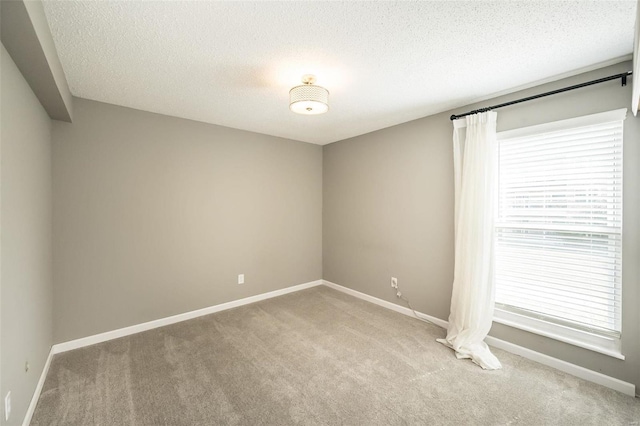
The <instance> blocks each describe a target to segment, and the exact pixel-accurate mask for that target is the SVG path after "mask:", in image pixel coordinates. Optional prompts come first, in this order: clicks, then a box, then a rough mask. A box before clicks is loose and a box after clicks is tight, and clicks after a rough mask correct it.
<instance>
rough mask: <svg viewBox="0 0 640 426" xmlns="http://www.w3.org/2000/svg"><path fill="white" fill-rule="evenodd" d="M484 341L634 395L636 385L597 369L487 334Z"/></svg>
mask: <svg viewBox="0 0 640 426" xmlns="http://www.w3.org/2000/svg"><path fill="white" fill-rule="evenodd" d="M484 341H485V343H486V344H487V345H489V346H493V347H495V348H499V349H502V350H504V351H507V352H511V353H512V354H516V355H520V356H521V357H523V358H527V359H530V360H532V361H535V362H538V363H540V364H543V365H546V366H548V367H552V368H555V369H556V370H560V371H563V372H565V373H567V374H571V375H572V376H576V377H579V378H581V379H584V380H588V381H590V382H593V383H597V384H599V385H602V386H606V387H608V388H611V389H613V390H617V391H618V392H622V393H624V394H626V395H629V396H636V386H635V385H633V384H631V383H627V382H625V381H622V380H620V379H616V378H614V377H611V376H607V375H606V374H602V373H598V372H597V371H593V370H589V369H588V368H584V367H580V366H579V365H575V364H572V363H570V362H567V361H563V360H561V359H558V358H554V357H552V356H549V355H545V354H541V353H540V352H536V351H532V350H531V349H527V348H525V347H522V346H518V345H515V344H513V343H509V342H507V341H504V340H501V339H498V338H495V337H492V336H487V337H486V338H485V339H484Z"/></svg>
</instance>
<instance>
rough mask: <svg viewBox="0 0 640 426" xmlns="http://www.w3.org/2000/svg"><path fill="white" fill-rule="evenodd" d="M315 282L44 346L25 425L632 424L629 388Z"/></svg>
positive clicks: (639, 413)
mask: <svg viewBox="0 0 640 426" xmlns="http://www.w3.org/2000/svg"><path fill="white" fill-rule="evenodd" d="M444 334H445V331H444V330H443V329H441V328H439V327H437V326H433V325H430V324H426V323H424V322H421V321H418V320H416V319H413V318H409V317H406V316H404V315H401V314H398V313H396V312H393V311H389V310H387V309H384V308H381V307H379V306H376V305H373V304H370V303H368V302H364V301H362V300H359V299H356V298H353V297H351V296H348V295H345V294H343V293H340V292H337V291H335V290H332V289H329V288H327V287H324V286H319V287H314V288H311V289H308V290H304V291H300V292H296V293H291V294H288V295H285V296H281V297H278V298H274V299H269V300H265V301H262V302H258V303H255V304H252V305H247V306H243V307H239V308H236V309H232V310H228V311H224V312H219V313H215V314H212V315H208V316H205V317H200V318H196V319H193V320H189V321H186V322H182V323H178V324H174V325H170V326H167V327H163V328H159V329H155V330H150V331H147V332H144V333H139V334H135V335H132V336H128V337H124V338H121V339H117V340H113V341H109V342H105V343H101V344H98V345H94V346H90V347H86V348H82V349H77V350H74V351H70V352H65V353H62V354H59V355H56V356H55V357H54V358H53V361H52V363H51V367H50V370H49V374H48V376H47V379H46V382H45V384H44V388H43V390H42V393H41V396H40V400H39V401H38V405H37V407H36V411H35V414H34V416H33V419H32V422H31V424H32V425H153V426H159V425H171V426H178V425H295V424H300V425H405V424H409V425H604V424H607V425H625V426H628V425H640V400H638V398H632V397H629V396H626V395H623V394H621V393H618V392H615V391H613V390H610V389H608V388H605V387H602V386H599V385H596V384H593V383H590V382H587V381H584V380H581V379H578V378H576V377H573V376H570V375H568V374H565V373H562V372H559V371H556V370H554V369H551V368H548V367H545V366H543V365H540V364H537V363H535V362H532V361H529V360H526V359H524V358H521V357H519V356H516V355H512V354H509V353H507V352H504V351H500V350H498V349H493V350H494V353H495V354H496V355H497V356H498V358H499V359H500V361H501V362H502V364H503V369H502V370H497V371H484V370H482V369H481V368H479V367H478V366H476V365H475V364H473V363H471V361H468V360H457V359H456V358H455V356H454V354H453V352H452V351H451V350H450V349H448V348H446V347H444V346H443V345H441V344H439V343H436V342H435V339H436V338H439V337H444Z"/></svg>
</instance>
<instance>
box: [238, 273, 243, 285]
mask: <svg viewBox="0 0 640 426" xmlns="http://www.w3.org/2000/svg"><path fill="white" fill-rule="evenodd" d="M238 284H244V274H240V275H238Z"/></svg>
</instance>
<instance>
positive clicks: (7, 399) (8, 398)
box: [4, 391, 11, 421]
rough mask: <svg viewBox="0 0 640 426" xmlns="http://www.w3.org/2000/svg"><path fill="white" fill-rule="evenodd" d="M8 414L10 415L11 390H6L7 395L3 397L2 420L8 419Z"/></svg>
mask: <svg viewBox="0 0 640 426" xmlns="http://www.w3.org/2000/svg"><path fill="white" fill-rule="evenodd" d="M9 415H11V391H9V392H7V396H5V397H4V420H5V421H9Z"/></svg>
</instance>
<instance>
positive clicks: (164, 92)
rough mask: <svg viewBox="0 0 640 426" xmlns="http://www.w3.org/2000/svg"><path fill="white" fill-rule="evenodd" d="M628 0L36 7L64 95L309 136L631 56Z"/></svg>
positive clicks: (346, 132) (322, 137) (318, 137)
mask: <svg viewBox="0 0 640 426" xmlns="http://www.w3.org/2000/svg"><path fill="white" fill-rule="evenodd" d="M636 4H637V3H636V0H628V1H493V2H477V1H476V2H473V1H471V2H452V1H444V2H426V1H425V2H408V1H402V2H353V1H352V2H324V1H297V2H266V1H258V2H231V1H229V2H220V1H218V2H204V1H201V2H183V1H167V2H152V1H125V2H115V1H49V0H45V2H44V5H45V11H46V14H47V18H48V20H49V23H50V26H51V30H52V33H53V37H54V40H55V43H56V47H57V49H58V52H59V55H60V59H61V62H62V65H63V68H64V70H65V73H66V75H67V79H68V81H69V86H70V88H71V92H72V93H73V95H75V96H78V97H81V98H87V99H94V100H98V101H102V102H108V103H112V104H116V105H123V106H127V107H132V108H137V109H141V110H146V111H152V112H157V113H161V114H168V115H173V116H176V117H183V118H189V119H193V120H198V121H204V122H207V123H214V124H219V125H223V126H229V127H234V128H238V129H244V130H250V131H254V132H260V133H265V134H269V135H275V136H281V137H285V138H291V139H296V140H300V141H305V142H312V143H318V144H326V143H330V142H334V141H337V140H341V139H345V138H348V137H352V136H356V135H360V134H363V133H368V132H371V131H374V130H377V129H381V128H384V127H388V126H392V125H395V124H399V123H403V122H406V121H409V120H413V119H416V118H419V117H424V116H427V115H430V114H434V113H437V112H441V111H445V110H447V109H450V108H453V107H458V106H462V105H467V104H469V103H470V102H472V101H474V100H478V99H480V98H486V97H487V96H489V95H492V94H495V93H498V92H505V91H508V90H510V89H514V88H517V87H521V86H523V85H528V84H530V83H532V82H536V81H540V80H544V79H548V78H552V77H553V76H558V75H561V74H566V73H571V72H574V71H576V70H579V69H583V68H585V67H590V66H592V65H594V64H597V63H601V62H605V61H610V60H615V59H616V58H620V57H623V56H625V55H629V54H631V53H632V51H633V38H634V20H635V12H636ZM307 73H311V74H315V75H316V76H317V77H318V81H317V84H320V85H322V86H324V87H326V88H327V89H328V90H329V91H330V93H331V95H330V98H329V101H330V110H329V112H328V113H327V114H324V115H320V116H300V115H297V114H294V113H292V112H290V111H289V108H288V93H289V89H290V88H291V87H292V86H294V85H297V84H299V82H300V78H301V77H302V75H303V74H307Z"/></svg>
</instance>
